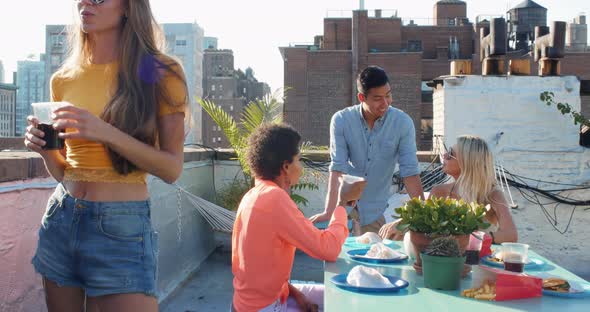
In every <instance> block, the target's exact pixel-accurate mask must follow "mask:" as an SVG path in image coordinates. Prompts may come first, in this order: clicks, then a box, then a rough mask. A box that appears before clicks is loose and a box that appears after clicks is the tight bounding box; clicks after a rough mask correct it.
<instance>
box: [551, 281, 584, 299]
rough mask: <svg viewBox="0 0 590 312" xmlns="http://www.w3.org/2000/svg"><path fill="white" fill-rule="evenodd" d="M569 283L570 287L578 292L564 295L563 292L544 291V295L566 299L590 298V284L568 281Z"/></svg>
mask: <svg viewBox="0 0 590 312" xmlns="http://www.w3.org/2000/svg"><path fill="white" fill-rule="evenodd" d="M568 283H570V286H571V287H572V288H574V289H575V290H577V291H574V292H567V293H563V292H558V291H552V290H545V289H543V295H547V296H556V297H564V298H590V283H577V282H570V281H568Z"/></svg>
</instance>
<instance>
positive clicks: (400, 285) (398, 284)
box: [331, 273, 410, 293]
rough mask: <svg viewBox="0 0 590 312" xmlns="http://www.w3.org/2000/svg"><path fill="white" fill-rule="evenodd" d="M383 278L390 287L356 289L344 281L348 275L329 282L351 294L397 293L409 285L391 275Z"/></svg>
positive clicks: (333, 278)
mask: <svg viewBox="0 0 590 312" xmlns="http://www.w3.org/2000/svg"><path fill="white" fill-rule="evenodd" d="M383 276H384V277H385V278H387V279H388V280H389V281H390V282H391V284H393V286H392V287H384V288H382V287H358V286H353V285H350V284H349V283H348V282H347V281H346V277H348V273H347V274H338V275H335V276H333V277H332V279H331V281H332V283H333V284H334V285H336V286H338V287H339V288H342V289H345V290H349V291H353V292H359V293H387V292H398V291H400V290H401V289H404V288H406V287H408V286H409V285H410V283H408V281H406V280H403V279H401V278H399V277H395V276H391V275H383Z"/></svg>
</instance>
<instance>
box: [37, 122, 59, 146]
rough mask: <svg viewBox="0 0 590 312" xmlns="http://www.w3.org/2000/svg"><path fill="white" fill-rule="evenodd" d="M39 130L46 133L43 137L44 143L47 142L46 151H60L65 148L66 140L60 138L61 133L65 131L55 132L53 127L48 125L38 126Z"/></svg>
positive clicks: (41, 124)
mask: <svg viewBox="0 0 590 312" xmlns="http://www.w3.org/2000/svg"><path fill="white" fill-rule="evenodd" d="M37 129H39V130H41V131H43V133H45V136H44V137H43V141H45V145H44V146H43V149H44V150H60V149H63V148H64V147H65V140H64V139H61V138H59V133H60V132H64V131H58V130H55V129H54V128H53V125H50V124H47V123H40V124H38V125H37Z"/></svg>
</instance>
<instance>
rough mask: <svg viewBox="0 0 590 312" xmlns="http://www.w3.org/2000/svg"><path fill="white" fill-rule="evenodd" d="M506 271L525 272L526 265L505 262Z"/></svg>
mask: <svg viewBox="0 0 590 312" xmlns="http://www.w3.org/2000/svg"><path fill="white" fill-rule="evenodd" d="M504 270H506V271H510V272H516V273H522V272H524V263H522V262H508V261H504Z"/></svg>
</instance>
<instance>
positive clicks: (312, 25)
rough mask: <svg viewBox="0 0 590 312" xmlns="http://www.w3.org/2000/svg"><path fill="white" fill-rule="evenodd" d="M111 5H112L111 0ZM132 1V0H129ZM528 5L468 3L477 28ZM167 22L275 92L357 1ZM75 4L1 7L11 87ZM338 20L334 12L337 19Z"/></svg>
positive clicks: (227, 7)
mask: <svg viewBox="0 0 590 312" xmlns="http://www.w3.org/2000/svg"><path fill="white" fill-rule="evenodd" d="M107 1H109V0H107ZM130 1H133V0H130ZM520 1H521V0H508V1H506V0H467V1H466V2H467V14H468V17H469V18H470V19H471V20H472V21H473V20H475V16H476V15H479V14H493V15H501V14H504V13H505V12H506V11H507V8H510V7H512V6H515V5H516V4H518V3H520ZM435 2H436V1H434V0H412V1H407V0H397V1H393V0H365V7H366V8H367V9H369V10H371V9H379V8H380V9H383V10H387V9H397V10H398V16H400V17H402V18H415V19H416V21H417V22H418V23H420V24H421V22H420V19H428V18H432V11H433V10H432V9H433V5H434V3H435ZM536 2H537V3H539V4H541V5H543V6H544V7H546V8H547V9H548V21H549V22H551V21H554V20H563V21H570V20H571V19H573V17H574V16H576V15H577V14H578V13H580V12H586V13H588V14H590V1H589V0H537V1H536ZM151 3H152V8H153V11H154V14H155V15H156V19H157V20H158V22H161V23H171V22H195V21H196V22H197V23H198V24H199V25H200V26H201V27H203V28H204V29H205V35H206V36H213V37H218V38H219V47H220V48H228V49H233V50H234V55H235V64H236V67H240V68H242V69H244V68H246V67H248V66H250V67H252V68H253V69H254V72H255V74H256V76H257V77H258V79H259V80H261V81H265V82H268V83H269V84H270V86H271V88H272V89H273V90H274V89H276V88H278V87H281V86H282V84H283V61H282V58H281V55H280V53H279V49H278V47H280V46H287V45H289V43H300V42H313V36H314V35H319V34H322V33H323V29H322V28H323V18H324V17H326V14H327V12H328V11H330V10H343V11H345V12H346V11H350V10H352V9H356V8H358V6H359V1H358V0H313V1H312V0H290V1H285V0H241V1H240V0H208V1H205V0H151ZM74 5H75V3H74V1H72V0H50V1H41V0H34V1H25V0H18V1H14V0H0V60H2V61H3V63H4V68H5V71H6V73H5V76H6V79H5V81H11V79H12V78H11V77H12V72H13V71H16V62H17V61H18V60H22V59H25V58H26V57H27V56H28V55H29V54H39V53H42V52H43V50H44V49H45V38H44V36H45V25H46V24H67V23H69V22H70V21H71V20H72V18H73V10H72V8H73V7H74ZM333 14H335V13H333Z"/></svg>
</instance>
